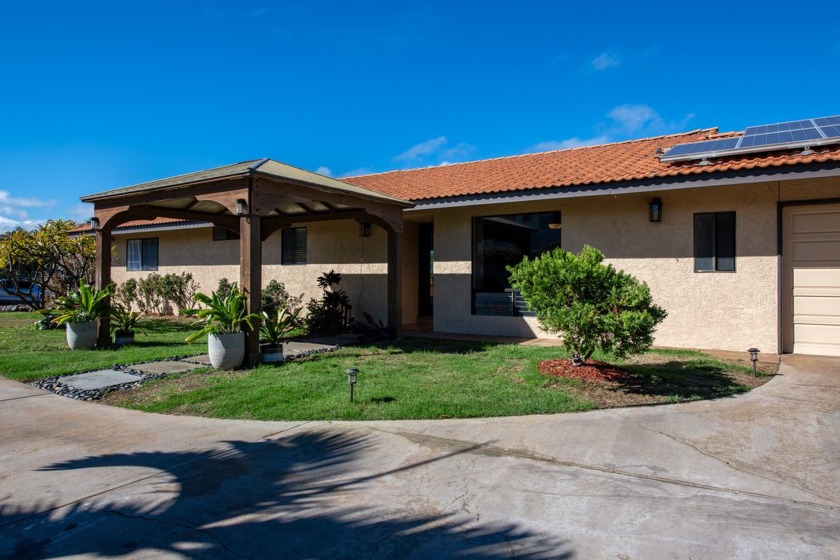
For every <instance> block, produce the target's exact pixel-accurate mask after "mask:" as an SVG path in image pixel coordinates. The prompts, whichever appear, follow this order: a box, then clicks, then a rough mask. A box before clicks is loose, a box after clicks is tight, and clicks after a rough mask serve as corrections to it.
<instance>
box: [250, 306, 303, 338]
mask: <svg viewBox="0 0 840 560" xmlns="http://www.w3.org/2000/svg"><path fill="white" fill-rule="evenodd" d="M300 312H301V309H300V308H298V309H295V310H289V309H288V308H286V307H280V308H278V309H277V310H276V311H275V312H274V314H270V313H269V312H268V311H263V312H262V316H263V322H262V325H261V326H260V342H265V343H267V344H271V345H275V346H276V345H278V344H280V343H281V342H282V341H283V336H284V335H285V334H287V333H288V332H290V331H291V330H292V329H294V328H295V325H296V324H297V317H298V315H300Z"/></svg>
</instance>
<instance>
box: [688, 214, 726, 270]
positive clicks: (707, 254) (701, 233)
mask: <svg viewBox="0 0 840 560" xmlns="http://www.w3.org/2000/svg"><path fill="white" fill-rule="evenodd" d="M734 271H735V212H706V213H703V214H695V215H694V272H734Z"/></svg>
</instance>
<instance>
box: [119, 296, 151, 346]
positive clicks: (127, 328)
mask: <svg viewBox="0 0 840 560" xmlns="http://www.w3.org/2000/svg"><path fill="white" fill-rule="evenodd" d="M142 316H143V313H141V312H139V311H132V310H131V309H129V308H127V307H125V306H122V305H114V306H113V307H111V332H113V333H114V344H115V345H116V346H125V345H127V344H132V343H134V331H136V330H137V331H140V332H143V330H142V329H141V328H140V327H139V325H138V323H139V322H140V318H141V317H142ZM143 334H145V333H143Z"/></svg>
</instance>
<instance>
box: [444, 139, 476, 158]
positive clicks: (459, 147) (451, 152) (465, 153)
mask: <svg viewBox="0 0 840 560" xmlns="http://www.w3.org/2000/svg"><path fill="white" fill-rule="evenodd" d="M477 150H478V148H476V147H475V146H473V145H472V144H467V143H466V142H460V143H458V144H455V147H453V148H448V149H446V150H443V151H442V152H441V153H440V157H441V158H443V159H444V160H446V161H448V160H455V161H456V162H457V161H464V160H468V159H470V158H471V157H472V155H473V154H474V153H475V152H476V151H477Z"/></svg>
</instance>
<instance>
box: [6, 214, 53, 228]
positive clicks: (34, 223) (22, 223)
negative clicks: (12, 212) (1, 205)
mask: <svg viewBox="0 0 840 560" xmlns="http://www.w3.org/2000/svg"><path fill="white" fill-rule="evenodd" d="M45 221H46V220H14V219H12V218H7V217H5V216H0V232H6V231H12V230H13V229H17V228H23V229H35V228H36V227H38V226H40V225H41V224H43V223H44V222H45Z"/></svg>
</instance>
